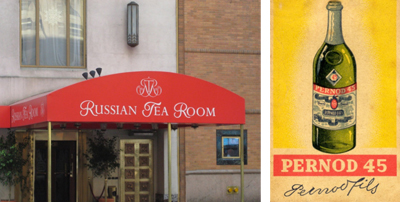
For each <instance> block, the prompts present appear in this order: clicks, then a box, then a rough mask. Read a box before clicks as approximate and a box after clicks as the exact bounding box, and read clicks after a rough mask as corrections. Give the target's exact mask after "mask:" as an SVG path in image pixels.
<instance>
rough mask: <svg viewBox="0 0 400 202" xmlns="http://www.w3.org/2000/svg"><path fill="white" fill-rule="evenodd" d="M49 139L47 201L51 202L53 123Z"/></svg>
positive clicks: (49, 130)
mask: <svg viewBox="0 0 400 202" xmlns="http://www.w3.org/2000/svg"><path fill="white" fill-rule="evenodd" d="M47 131H48V135H49V136H48V139H47V201H48V202H51V122H50V121H49V122H48V127H47Z"/></svg>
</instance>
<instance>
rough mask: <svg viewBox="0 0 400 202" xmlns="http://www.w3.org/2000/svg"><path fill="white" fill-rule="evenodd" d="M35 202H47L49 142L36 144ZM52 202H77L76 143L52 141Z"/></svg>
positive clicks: (37, 142)
mask: <svg viewBox="0 0 400 202" xmlns="http://www.w3.org/2000/svg"><path fill="white" fill-rule="evenodd" d="M35 143H36V144H35V148H36V151H35V176H34V177H35V193H34V195H35V197H34V198H35V202H47V197H48V193H47V191H48V189H47V184H48V183H47V166H48V160H47V149H48V147H47V144H48V143H47V141H36V142H35ZM51 146H52V152H51V172H52V173H51V179H52V181H51V196H52V199H51V201H53V202H76V141H52V144H51Z"/></svg>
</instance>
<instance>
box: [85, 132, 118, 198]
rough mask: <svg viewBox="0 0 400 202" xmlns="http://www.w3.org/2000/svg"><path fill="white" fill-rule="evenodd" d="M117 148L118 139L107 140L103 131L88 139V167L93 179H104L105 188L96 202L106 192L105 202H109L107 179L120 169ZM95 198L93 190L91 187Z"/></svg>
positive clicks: (86, 154)
mask: <svg viewBox="0 0 400 202" xmlns="http://www.w3.org/2000/svg"><path fill="white" fill-rule="evenodd" d="M119 151H120V150H119V149H118V148H117V137H115V136H114V137H112V138H105V137H104V135H103V133H102V132H101V131H98V132H97V134H96V135H95V136H94V137H93V138H89V139H88V148H87V151H86V153H85V154H84V156H85V157H86V159H87V164H86V166H87V167H88V168H89V169H90V170H92V173H93V177H102V178H104V188H103V191H102V193H101V194H100V196H99V197H98V198H96V201H99V200H100V199H101V197H102V196H103V193H104V192H105V201H106V202H107V191H105V189H106V187H107V178H108V177H110V174H111V173H112V172H113V171H114V170H115V169H116V168H118V167H119V162H118V157H119ZM91 192H92V195H93V197H95V195H94V194H93V190H92V187H91Z"/></svg>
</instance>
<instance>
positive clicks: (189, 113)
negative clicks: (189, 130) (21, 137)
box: [11, 71, 245, 127]
mask: <svg viewBox="0 0 400 202" xmlns="http://www.w3.org/2000/svg"><path fill="white" fill-rule="evenodd" d="M47 121H51V122H86V123H88V122H120V123H178V124H188V125H189V124H244V123H245V101H244V99H243V98H242V97H240V96H238V95H236V94H235V93H233V92H231V91H229V90H227V89H225V88H222V87H220V86H217V85H215V84H213V83H210V82H207V81H204V80H201V79H198V78H194V77H191V76H187V75H183V74H176V73H170V72H155V71H147V72H127V73H120V74H113V75H107V76H102V77H97V78H93V79H89V80H86V81H82V82H79V83H76V84H73V85H70V86H67V87H65V88H62V89H59V90H56V91H53V92H50V93H47V94H43V95H39V96H36V97H33V98H30V99H28V100H25V101H21V102H19V103H16V104H13V105H11V127H18V126H26V125H31V124H35V123H42V122H47Z"/></svg>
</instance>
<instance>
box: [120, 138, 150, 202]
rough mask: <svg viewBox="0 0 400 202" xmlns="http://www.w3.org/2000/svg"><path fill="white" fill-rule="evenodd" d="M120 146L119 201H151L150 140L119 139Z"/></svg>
mask: <svg viewBox="0 0 400 202" xmlns="http://www.w3.org/2000/svg"><path fill="white" fill-rule="evenodd" d="M120 148H121V153H120V169H121V178H120V183H121V185H120V187H121V194H120V196H121V198H120V201H121V202H134V201H143V202H148V201H153V186H154V183H153V142H152V140H151V139H129V140H121V142H120Z"/></svg>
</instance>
